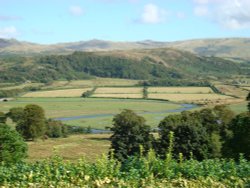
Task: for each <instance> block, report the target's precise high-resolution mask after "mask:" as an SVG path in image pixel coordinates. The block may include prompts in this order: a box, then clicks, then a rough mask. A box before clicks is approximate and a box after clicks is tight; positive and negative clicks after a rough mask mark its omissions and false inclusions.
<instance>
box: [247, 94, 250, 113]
mask: <svg viewBox="0 0 250 188" xmlns="http://www.w3.org/2000/svg"><path fill="white" fill-rule="evenodd" d="M247 101H249V102H248V105H247V108H248V111H249V112H250V92H249V93H248V95H247Z"/></svg>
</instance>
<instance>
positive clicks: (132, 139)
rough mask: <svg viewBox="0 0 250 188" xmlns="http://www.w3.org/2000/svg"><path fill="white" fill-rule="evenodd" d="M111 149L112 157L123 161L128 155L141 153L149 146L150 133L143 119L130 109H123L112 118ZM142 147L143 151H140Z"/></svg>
mask: <svg viewBox="0 0 250 188" xmlns="http://www.w3.org/2000/svg"><path fill="white" fill-rule="evenodd" d="M110 130H111V131H113V132H114V133H113V135H112V136H111V149H112V150H113V151H114V157H115V158H117V159H118V160H120V161H124V160H125V159H127V158H128V157H129V156H134V155H139V154H140V152H142V153H143V154H144V153H145V152H147V151H148V150H149V148H150V147H151V141H152V135H150V127H149V126H147V125H145V119H144V118H143V117H141V116H138V115H136V114H135V113H134V112H133V111H131V110H123V111H122V112H121V113H120V114H117V115H116V116H115V117H114V118H113V127H112V128H111V129H110ZM141 147H143V150H144V151H141Z"/></svg>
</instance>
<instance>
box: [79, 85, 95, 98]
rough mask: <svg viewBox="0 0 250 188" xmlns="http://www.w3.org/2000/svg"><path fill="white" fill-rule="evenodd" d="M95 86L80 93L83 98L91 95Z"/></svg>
mask: <svg viewBox="0 0 250 188" xmlns="http://www.w3.org/2000/svg"><path fill="white" fill-rule="evenodd" d="M95 90H96V87H94V88H93V89H92V90H88V91H86V92H84V93H83V94H82V97H83V98H88V97H91V95H93V94H94V93H95Z"/></svg>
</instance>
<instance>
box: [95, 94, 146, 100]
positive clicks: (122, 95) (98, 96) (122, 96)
mask: <svg viewBox="0 0 250 188" xmlns="http://www.w3.org/2000/svg"><path fill="white" fill-rule="evenodd" d="M91 97H97V98H124V99H142V94H140V93H138V94H137V93H120V94H113V93H100V94H93V95H91Z"/></svg>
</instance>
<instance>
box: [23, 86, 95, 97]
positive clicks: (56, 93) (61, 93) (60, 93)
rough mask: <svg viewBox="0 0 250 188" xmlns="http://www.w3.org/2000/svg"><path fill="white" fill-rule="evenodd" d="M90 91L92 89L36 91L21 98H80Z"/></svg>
mask: <svg viewBox="0 0 250 188" xmlns="http://www.w3.org/2000/svg"><path fill="white" fill-rule="evenodd" d="M91 89H92V88H83V89H63V90H52V91H36V92H29V93H26V94H24V95H23V96H22V97H80V96H81V95H82V94H83V93H84V92H86V91H89V90H91Z"/></svg>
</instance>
